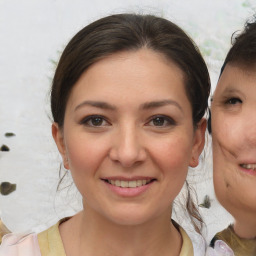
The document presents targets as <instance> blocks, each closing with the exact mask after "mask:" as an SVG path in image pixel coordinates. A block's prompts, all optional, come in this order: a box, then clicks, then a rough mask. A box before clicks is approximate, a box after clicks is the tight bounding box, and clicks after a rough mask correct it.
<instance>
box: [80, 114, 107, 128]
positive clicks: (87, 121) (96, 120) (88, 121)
mask: <svg viewBox="0 0 256 256" xmlns="http://www.w3.org/2000/svg"><path fill="white" fill-rule="evenodd" d="M80 123H81V124H83V125H86V126H89V127H102V126H108V125H109V123H108V122H107V121H106V119H105V118H104V117H103V116H88V117H86V118H84V119H83V120H82V121H81V122H80Z"/></svg>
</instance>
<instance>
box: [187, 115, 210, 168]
mask: <svg viewBox="0 0 256 256" xmlns="http://www.w3.org/2000/svg"><path fill="white" fill-rule="evenodd" d="M206 125H207V122H206V119H205V118H202V119H201V121H200V122H199V123H198V124H197V127H196V130H195V132H194V144H193V149H192V155H191V160H190V162H189V166H191V167H196V166H198V163H199V156H200V154H201V153H202V151H203V148H204V143H205V130H206Z"/></svg>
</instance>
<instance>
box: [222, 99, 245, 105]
mask: <svg viewBox="0 0 256 256" xmlns="http://www.w3.org/2000/svg"><path fill="white" fill-rule="evenodd" d="M237 103H242V100H240V99H239V98H236V97H231V98H228V99H227V100H225V104H226V105H236V104H237Z"/></svg>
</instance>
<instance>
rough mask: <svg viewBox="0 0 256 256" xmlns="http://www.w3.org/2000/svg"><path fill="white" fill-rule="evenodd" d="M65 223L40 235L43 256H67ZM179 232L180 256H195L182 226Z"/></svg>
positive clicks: (56, 225) (39, 240)
mask: <svg viewBox="0 0 256 256" xmlns="http://www.w3.org/2000/svg"><path fill="white" fill-rule="evenodd" d="M63 221H65V219H64V220H61V221H59V222H58V223H57V224H55V225H54V226H52V227H50V228H49V229H47V230H45V231H43V232H42V233H40V234H39V235H38V242H39V247H40V250H41V254H42V256H66V254H65V250H64V246H63V243H62V240H61V236H60V232H59V225H60V223H61V222H63ZM179 231H180V234H181V236H182V240H183V243H182V248H181V252H180V255H179V256H193V255H194V253H193V245H192V242H191V240H190V238H189V237H188V235H187V233H186V232H185V230H184V229H183V228H181V227H180V226H179Z"/></svg>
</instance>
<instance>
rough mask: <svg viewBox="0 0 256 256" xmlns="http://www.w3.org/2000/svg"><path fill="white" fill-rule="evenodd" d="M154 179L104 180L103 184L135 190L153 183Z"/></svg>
mask: <svg viewBox="0 0 256 256" xmlns="http://www.w3.org/2000/svg"><path fill="white" fill-rule="evenodd" d="M155 180H156V179H147V180H130V181H127V180H108V179H104V181H105V182H107V183H109V184H111V185H113V186H116V187H121V188H137V187H142V186H145V185H147V184H149V183H152V182H154V181H155Z"/></svg>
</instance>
